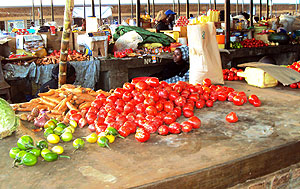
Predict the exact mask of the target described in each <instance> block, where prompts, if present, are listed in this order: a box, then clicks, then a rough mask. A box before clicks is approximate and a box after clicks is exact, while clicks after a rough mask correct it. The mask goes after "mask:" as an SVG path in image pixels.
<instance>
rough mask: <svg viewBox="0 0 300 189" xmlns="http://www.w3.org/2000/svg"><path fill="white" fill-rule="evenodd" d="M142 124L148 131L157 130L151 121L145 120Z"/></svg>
mask: <svg viewBox="0 0 300 189" xmlns="http://www.w3.org/2000/svg"><path fill="white" fill-rule="evenodd" d="M143 126H144V129H146V131H148V132H149V133H155V132H156V130H157V127H156V126H155V124H154V123H153V121H149V120H147V121H146V122H145V124H144V125H143Z"/></svg>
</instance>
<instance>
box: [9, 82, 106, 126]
mask: <svg viewBox="0 0 300 189" xmlns="http://www.w3.org/2000/svg"><path fill="white" fill-rule="evenodd" d="M98 94H103V95H104V96H108V95H109V94H110V93H108V92H105V91H102V90H98V91H93V90H92V89H90V88H83V87H76V86H74V85H70V84H65V85H63V86H62V87H61V88H60V89H50V90H49V91H48V92H46V93H39V94H38V95H39V96H40V98H35V99H32V100H31V101H29V102H25V103H20V104H14V105H12V106H13V108H14V110H15V111H21V112H27V111H31V113H30V114H29V115H27V114H22V115H21V119H23V120H28V121H33V120H38V119H45V117H46V116H47V117H49V118H56V119H57V120H59V121H63V120H65V121H66V122H68V118H69V116H70V111H71V110H75V111H78V110H82V109H83V108H85V107H89V106H90V104H91V102H92V101H93V100H94V99H95V97H96V96H97V95H98ZM40 110H43V111H40ZM45 111H46V112H47V114H43V113H44V112H45ZM38 125H39V127H42V124H38Z"/></svg>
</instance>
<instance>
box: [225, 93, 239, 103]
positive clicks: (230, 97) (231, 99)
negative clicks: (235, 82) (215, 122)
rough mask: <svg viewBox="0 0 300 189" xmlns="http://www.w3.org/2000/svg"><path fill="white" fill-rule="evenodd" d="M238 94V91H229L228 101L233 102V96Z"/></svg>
mask: <svg viewBox="0 0 300 189" xmlns="http://www.w3.org/2000/svg"><path fill="white" fill-rule="evenodd" d="M236 95H237V92H235V91H233V92H229V93H228V99H227V100H228V101H230V102H232V101H233V97H235V96H236Z"/></svg>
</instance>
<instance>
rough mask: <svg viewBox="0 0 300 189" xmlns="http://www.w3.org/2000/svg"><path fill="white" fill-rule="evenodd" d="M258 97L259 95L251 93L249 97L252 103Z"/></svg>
mask: <svg viewBox="0 0 300 189" xmlns="http://www.w3.org/2000/svg"><path fill="white" fill-rule="evenodd" d="M257 99H258V97H257V96H256V95H250V96H249V97H248V101H249V102H250V103H251V104H252V103H253V101H254V100H257Z"/></svg>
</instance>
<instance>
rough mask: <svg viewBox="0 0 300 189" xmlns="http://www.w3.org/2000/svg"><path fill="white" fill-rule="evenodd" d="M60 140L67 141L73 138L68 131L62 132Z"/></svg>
mask: <svg viewBox="0 0 300 189" xmlns="http://www.w3.org/2000/svg"><path fill="white" fill-rule="evenodd" d="M60 138H61V140H62V141H64V142H69V141H71V140H72V139H73V135H72V133H70V132H64V133H63V134H62V135H61V136H60Z"/></svg>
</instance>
